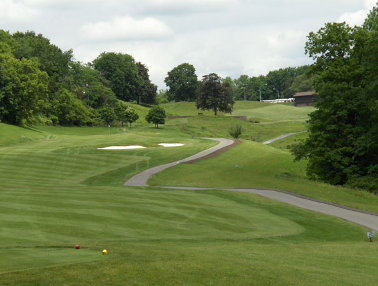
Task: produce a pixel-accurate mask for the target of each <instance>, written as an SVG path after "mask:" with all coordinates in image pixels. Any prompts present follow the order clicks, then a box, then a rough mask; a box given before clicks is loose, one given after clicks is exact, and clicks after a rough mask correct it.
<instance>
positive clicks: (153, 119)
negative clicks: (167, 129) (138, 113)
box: [146, 105, 167, 128]
mask: <svg viewBox="0 0 378 286" xmlns="http://www.w3.org/2000/svg"><path fill="white" fill-rule="evenodd" d="M166 117H167V116H166V114H165V110H164V108H162V107H160V106H158V105H155V106H153V107H152V108H151V109H150V111H149V112H148V114H147V116H146V121H147V122H148V123H153V124H155V127H156V128H159V124H165V118H166Z"/></svg>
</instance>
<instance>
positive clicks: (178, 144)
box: [159, 143, 184, 147]
mask: <svg viewBox="0 0 378 286" xmlns="http://www.w3.org/2000/svg"><path fill="white" fill-rule="evenodd" d="M159 145H160V146H164V147H179V146H184V144H181V143H160V144H159Z"/></svg>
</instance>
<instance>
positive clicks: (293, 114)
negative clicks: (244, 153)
mask: <svg viewBox="0 0 378 286" xmlns="http://www.w3.org/2000/svg"><path fill="white" fill-rule="evenodd" d="M163 107H164V109H165V110H166V112H167V114H170V115H177V116H191V117H190V118H178V119H172V120H168V121H167V124H169V125H177V126H179V127H180V130H181V131H182V132H185V133H187V134H189V135H192V136H198V137H209V136H212V137H227V138H230V137H231V136H230V134H229V132H228V130H229V128H230V127H231V126H232V125H235V124H239V125H242V127H243V134H242V135H241V138H242V139H247V140H252V141H257V142H264V141H266V140H269V139H272V138H275V137H278V136H280V135H283V134H287V133H300V132H304V131H306V120H308V114H309V113H310V112H312V111H313V110H314V107H304V108H296V107H294V106H293V105H288V104H270V103H264V102H252V101H238V102H236V103H235V106H234V111H233V113H232V116H247V119H248V120H247V121H242V120H240V119H237V118H233V117H232V116H230V115H224V114H221V115H219V116H214V115H213V113H212V112H211V111H206V112H203V111H198V110H197V109H196V108H195V103H193V102H178V103H169V104H164V105H163ZM198 112H202V113H203V116H199V115H198ZM251 121H252V122H251ZM255 121H258V122H259V123H254V122H255Z"/></svg>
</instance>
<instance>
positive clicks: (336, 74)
mask: <svg viewBox="0 0 378 286" xmlns="http://www.w3.org/2000/svg"><path fill="white" fill-rule="evenodd" d="M375 11H376V8H374V10H373V12H372V13H371V14H370V15H369V17H368V19H367V21H366V22H365V23H369V24H367V25H368V26H369V27H370V29H369V28H367V27H364V28H361V27H350V26H348V25H347V24H346V23H327V24H326V25H325V27H323V28H321V29H320V30H319V31H318V32H317V33H314V32H311V33H310V35H309V36H308V41H307V43H306V53H307V54H309V56H310V57H312V58H313V59H314V60H315V63H314V64H313V65H312V66H311V68H310V71H309V74H310V75H313V76H315V78H314V87H315V90H316V100H317V103H316V107H317V110H316V111H315V112H313V113H311V114H310V120H309V137H308V139H306V140H305V141H304V142H303V143H302V144H300V145H297V146H295V147H294V148H293V153H294V155H295V156H296V159H301V158H306V159H308V165H307V173H308V175H309V176H312V177H314V178H319V179H321V180H323V181H325V182H328V183H331V184H344V183H349V184H351V185H355V182H358V181H360V182H365V183H366V182H367V181H369V184H370V183H371V182H372V181H374V179H372V178H378V155H377V154H378V134H377V128H376V122H375V118H376V108H375V107H376V103H377V100H378V92H377V85H376V84H377V80H376V78H375V77H374V76H372V71H373V70H374V69H375V70H378V67H377V61H375V62H373V61H374V59H376V56H375V55H374V54H372V51H373V50H375V49H378V42H377V41H376V40H375V37H376V34H377V29H376V27H378V25H375V24H374V23H377V16H376V13H375ZM371 23H373V24H371ZM366 178H368V179H367V180H366ZM375 180H376V189H378V180H377V179H375Z"/></svg>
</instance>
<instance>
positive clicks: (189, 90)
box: [164, 63, 198, 102]
mask: <svg viewBox="0 0 378 286" xmlns="http://www.w3.org/2000/svg"><path fill="white" fill-rule="evenodd" d="M164 82H165V84H166V85H167V86H168V87H169V90H168V96H169V99H170V100H175V101H176V102H178V101H195V100H196V91H197V87H198V78H197V75H196V69H195V68H194V66H192V65H191V64H188V63H183V64H181V65H178V66H177V67H175V68H174V69H172V70H171V71H169V72H168V76H167V77H166V78H165V80H164Z"/></svg>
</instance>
